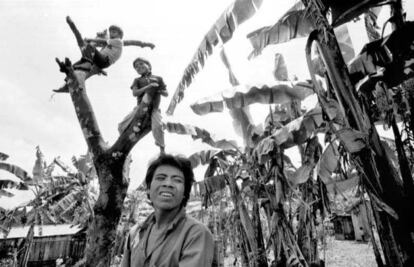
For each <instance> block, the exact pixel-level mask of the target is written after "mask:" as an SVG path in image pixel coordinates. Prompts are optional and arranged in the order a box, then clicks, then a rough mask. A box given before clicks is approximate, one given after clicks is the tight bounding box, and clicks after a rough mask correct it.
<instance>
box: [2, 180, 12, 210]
mask: <svg viewBox="0 0 414 267" xmlns="http://www.w3.org/2000/svg"><path fill="white" fill-rule="evenodd" d="M2 187H3V186H2V185H1V181H0V188H2ZM0 197H14V194H13V193H10V192H9V191H7V190H5V189H0ZM1 209H2V208H1V207H0V210H1Z"/></svg>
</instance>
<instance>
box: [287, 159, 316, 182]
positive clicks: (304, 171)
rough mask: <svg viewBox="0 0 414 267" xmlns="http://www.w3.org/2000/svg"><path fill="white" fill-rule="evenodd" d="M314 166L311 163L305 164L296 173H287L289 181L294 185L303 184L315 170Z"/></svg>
mask: <svg viewBox="0 0 414 267" xmlns="http://www.w3.org/2000/svg"><path fill="white" fill-rule="evenodd" d="M313 168H314V166H312V165H311V164H303V165H301V166H300V167H299V169H297V170H296V171H295V172H294V173H292V174H290V175H287V178H288V181H289V182H290V183H291V184H292V185H298V184H303V183H304V182H306V181H307V180H308V179H309V177H310V174H311V172H312V170H313Z"/></svg>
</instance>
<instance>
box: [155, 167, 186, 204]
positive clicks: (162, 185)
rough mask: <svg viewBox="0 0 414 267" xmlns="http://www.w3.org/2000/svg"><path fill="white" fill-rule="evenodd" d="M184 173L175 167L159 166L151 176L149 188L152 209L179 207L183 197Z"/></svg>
mask: <svg viewBox="0 0 414 267" xmlns="http://www.w3.org/2000/svg"><path fill="white" fill-rule="evenodd" d="M184 182H185V179H184V175H183V173H182V172H181V171H180V170H179V169H177V168H176V167H173V166H169V165H161V166H159V167H158V168H157V169H156V170H155V172H154V176H153V178H152V182H151V185H150V189H149V195H150V200H151V202H152V204H153V206H154V209H156V210H157V209H158V210H163V211H171V210H173V209H176V208H179V207H180V205H181V202H182V201H183V199H184Z"/></svg>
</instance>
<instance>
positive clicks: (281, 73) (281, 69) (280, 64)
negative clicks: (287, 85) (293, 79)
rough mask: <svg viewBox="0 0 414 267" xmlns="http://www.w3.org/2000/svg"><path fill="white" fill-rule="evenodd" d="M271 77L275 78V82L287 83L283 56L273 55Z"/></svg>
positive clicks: (287, 74) (287, 76)
mask: <svg viewBox="0 0 414 267" xmlns="http://www.w3.org/2000/svg"><path fill="white" fill-rule="evenodd" d="M273 76H274V77H275V79H276V81H287V80H288V79H289V73H288V70H287V67H286V63H285V58H284V57H283V54H280V53H276V54H275V69H274V71H273Z"/></svg>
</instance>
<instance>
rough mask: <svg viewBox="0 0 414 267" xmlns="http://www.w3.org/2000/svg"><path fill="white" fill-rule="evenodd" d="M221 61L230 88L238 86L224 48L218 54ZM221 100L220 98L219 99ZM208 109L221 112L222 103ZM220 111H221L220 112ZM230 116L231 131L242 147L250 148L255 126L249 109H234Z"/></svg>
mask: <svg viewBox="0 0 414 267" xmlns="http://www.w3.org/2000/svg"><path fill="white" fill-rule="evenodd" d="M220 57H221V60H222V62H223V64H224V66H225V67H226V69H227V71H228V73H229V82H230V84H231V85H232V86H238V85H240V83H239V81H238V79H237V77H236V75H235V74H234V73H233V69H232V67H231V64H230V61H229V59H228V57H227V54H226V52H225V50H224V47H223V48H222V49H221V52H220ZM220 99H221V97H220ZM210 106H211V107H210V109H211V110H212V111H213V112H215V111H218V112H221V111H223V106H224V104H223V102H222V101H220V100H219V102H212V103H211V105H210ZM220 109H221V110H220ZM229 113H230V116H231V118H232V119H233V129H234V131H235V132H236V134H238V135H239V136H241V137H243V141H244V145H245V146H248V147H249V146H251V144H250V143H251V138H250V137H251V135H252V134H253V131H254V129H255V126H254V125H253V123H252V118H251V115H250V109H249V107H248V106H247V107H242V108H235V109H231V110H229Z"/></svg>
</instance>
